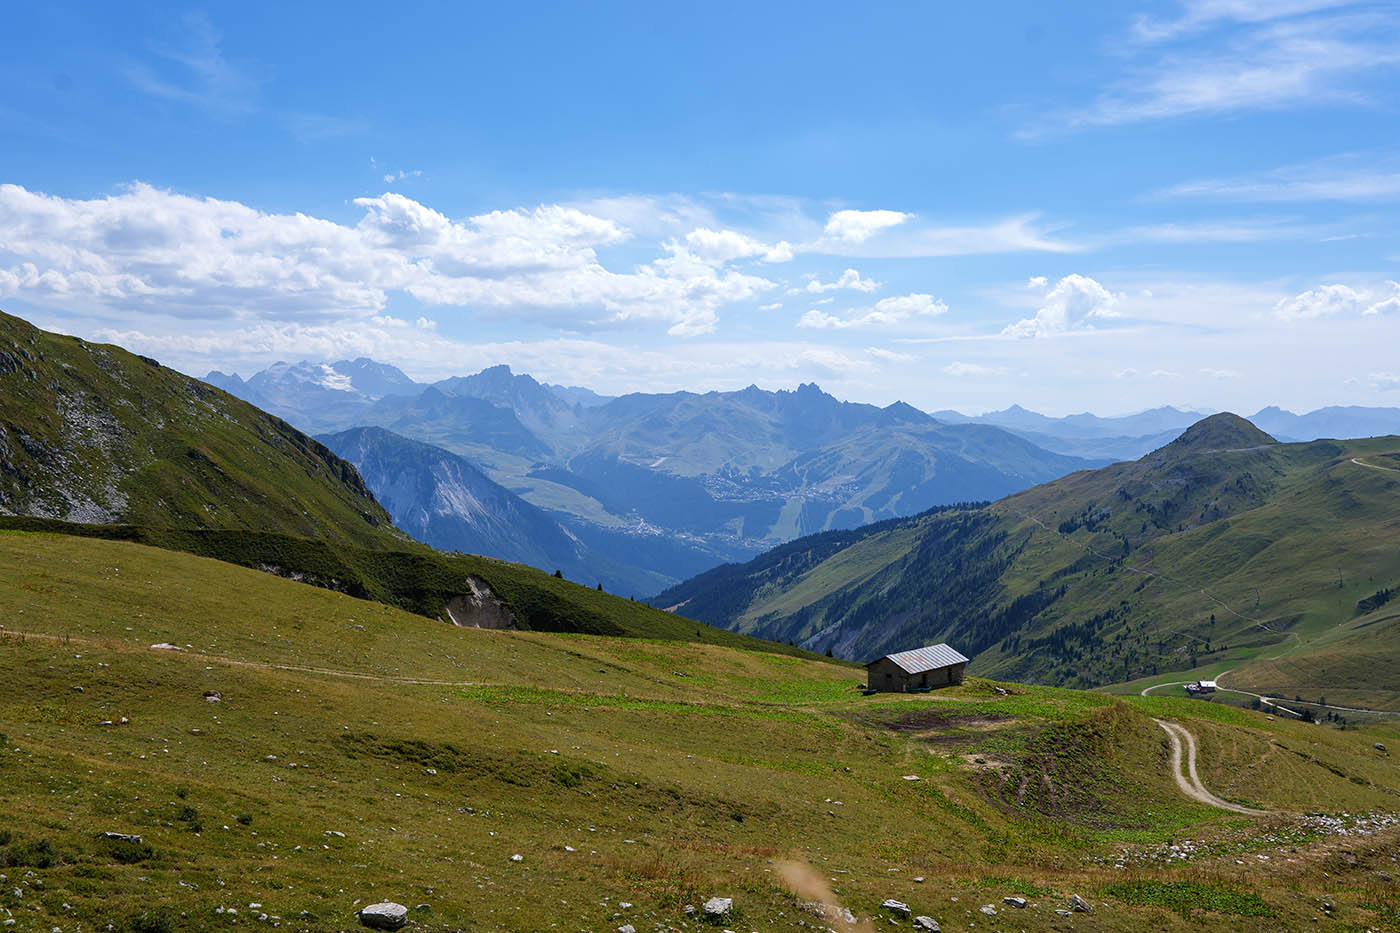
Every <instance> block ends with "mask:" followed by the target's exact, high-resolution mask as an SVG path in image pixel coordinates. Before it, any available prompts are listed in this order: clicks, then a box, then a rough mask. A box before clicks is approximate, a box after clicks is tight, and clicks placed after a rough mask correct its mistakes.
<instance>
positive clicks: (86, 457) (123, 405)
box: [0, 313, 407, 546]
mask: <svg viewBox="0 0 1400 933" xmlns="http://www.w3.org/2000/svg"><path fill="white" fill-rule="evenodd" d="M6 513H9V514H18V515H34V516H40V517H45V518H57V519H65V520H69V521H75V522H89V523H104V524H105V523H117V522H121V523H126V524H132V525H143V526H151V527H163V528H172V527H173V528H208V529H228V530H254V531H276V532H281V533H285V534H292V535H298V536H301V537H315V538H322V539H324V540H327V541H333V542H340V543H347V544H357V545H362V546H384V545H401V544H402V542H403V541H405V540H407V536H406V535H403V534H402V533H400V532H397V531H396V530H394V529H393V527H392V524H391V522H390V520H389V515H388V513H387V512H385V511H384V509H382V508H381V507H380V506H379V503H377V502H375V500H374V497H373V496H372V495H370V492H369V490H368V489H366V488H365V485H364V483H363V482H362V481H361V479H360V475H359V473H358V472H356V470H355V468H354V467H353V466H351V465H350V464H349V463H347V462H345V461H344V460H342V459H341V458H339V457H337V456H336V455H335V454H333V453H331V452H330V451H329V450H328V449H326V447H325V446H323V445H322V444H319V443H317V442H316V441H314V440H312V439H311V438H309V437H307V436H306V435H304V434H302V433H301V432H300V431H297V430H296V429H294V428H292V427H291V426H290V425H288V424H287V423H286V422H284V421H282V420H281V419H279V418H274V417H273V416H271V415H269V414H266V413H265V412H262V411H259V410H258V409H256V408H254V407H253V406H251V405H249V404H247V403H246V402H243V401H240V400H238V399H236V398H234V397H233V396H231V395H228V394H227V393H225V392H223V391H221V390H219V389H215V388H213V387H212V386H209V385H206V384H205V383H202V382H199V381H198V380H195V379H191V378H189V377H188V376H185V375H182V374H180V373H177V372H175V371H174V370H171V369H166V368H165V367H163V366H160V365H159V364H158V363H157V362H156V361H155V360H152V359H149V358H147V357H142V356H137V355H135V354H133V353H128V352H127V351H125V350H123V349H121V348H120V347H115V346H109V345H104V344H94V343H88V342H87V341H83V340H78V339H76V338H73V337H65V336H63V335H60V334H52V333H48V332H45V331H41V330H39V329H38V328H35V327H33V326H31V325H30V324H28V323H26V322H24V321H22V320H20V319H19V318H16V317H12V316H10V315H8V314H4V313H0V514H6Z"/></svg>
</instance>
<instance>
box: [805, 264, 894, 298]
mask: <svg viewBox="0 0 1400 933" xmlns="http://www.w3.org/2000/svg"><path fill="white" fill-rule="evenodd" d="M843 288H846V289H851V290H853V291H858V292H873V291H876V290H878V289H879V288H880V283H879V282H876V281H874V280H873V279H863V278H861V277H860V273H859V272H858V271H856V270H855V269H847V270H846V271H845V272H842V273H841V276H840V278H838V279H836V281H834V282H822V281H821V280H820V279H812V280H811V281H810V282H808V283H807V291H809V292H811V293H812V294H814V295H820V294H821V293H822V292H831V291H836V290H838V289H843Z"/></svg>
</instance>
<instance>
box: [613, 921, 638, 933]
mask: <svg viewBox="0 0 1400 933" xmlns="http://www.w3.org/2000/svg"><path fill="white" fill-rule="evenodd" d="M617 933H637V928H636V927H634V926H632V924H630V923H624V924H623V925H622V926H620V927H618V928H617Z"/></svg>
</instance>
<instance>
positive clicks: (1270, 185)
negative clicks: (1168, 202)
mask: <svg viewBox="0 0 1400 933" xmlns="http://www.w3.org/2000/svg"><path fill="white" fill-rule="evenodd" d="M1157 197H1168V198H1171V197H1177V198H1210V199H1213V200H1217V201H1218V200H1222V199H1233V200H1238V201H1367V202H1369V201H1378V200H1393V199H1395V198H1400V167H1397V160H1396V158H1395V157H1394V156H1393V155H1390V154H1385V153H1374V152H1367V153H1347V154H1344V155H1340V156H1332V157H1330V158H1327V159H1321V160H1318V161H1316V162H1309V163H1305V164H1302V165H1291V166H1287V167H1285V168H1279V169H1274V170H1272V171H1268V172H1260V173H1256V174H1253V175H1237V176H1234V177H1229V178H1203V179H1197V180H1195V181H1187V182H1182V183H1181V184H1178V185H1174V186H1172V187H1170V188H1167V189H1165V190H1163V191H1160V192H1158V193H1157Z"/></svg>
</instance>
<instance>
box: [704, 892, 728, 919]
mask: <svg viewBox="0 0 1400 933" xmlns="http://www.w3.org/2000/svg"><path fill="white" fill-rule="evenodd" d="M702 909H703V910H704V911H705V916H707V917H727V916H729V913H730V911H732V910H733V909H734V898H732V897H712V898H710V899H709V900H708V901H706V902H705V906H704V908H702Z"/></svg>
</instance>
